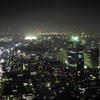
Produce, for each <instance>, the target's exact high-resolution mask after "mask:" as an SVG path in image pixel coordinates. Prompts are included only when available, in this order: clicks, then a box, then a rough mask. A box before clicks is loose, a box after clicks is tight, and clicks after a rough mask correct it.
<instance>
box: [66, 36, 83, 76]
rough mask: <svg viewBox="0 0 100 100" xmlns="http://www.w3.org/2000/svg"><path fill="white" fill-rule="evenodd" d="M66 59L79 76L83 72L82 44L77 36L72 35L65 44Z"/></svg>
mask: <svg viewBox="0 0 100 100" xmlns="http://www.w3.org/2000/svg"><path fill="white" fill-rule="evenodd" d="M67 60H68V66H69V69H70V68H75V69H76V71H77V75H78V76H79V77H82V76H83V73H84V45H83V44H82V41H81V39H80V38H79V37H78V36H72V37H71V38H70V39H69V41H68V44H67Z"/></svg>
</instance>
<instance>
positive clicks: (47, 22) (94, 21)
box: [0, 0, 100, 34]
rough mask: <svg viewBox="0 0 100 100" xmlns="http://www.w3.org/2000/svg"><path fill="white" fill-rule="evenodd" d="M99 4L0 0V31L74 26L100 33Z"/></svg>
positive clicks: (76, 0)
mask: <svg viewBox="0 0 100 100" xmlns="http://www.w3.org/2000/svg"><path fill="white" fill-rule="evenodd" d="M65 1H66V2H65ZM99 5H100V3H99V2H96V0H2V2H1V3H0V31H1V32H7V31H11V30H12V31H14V32H32V31H36V30H37V29H39V30H40V31H48V32H52V31H67V30H68V31H73V30H75V31H79V32H91V33H97V34H99V32H100V28H99V27H100V7H99Z"/></svg>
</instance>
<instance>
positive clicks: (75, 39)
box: [71, 36, 79, 42]
mask: <svg viewBox="0 0 100 100" xmlns="http://www.w3.org/2000/svg"><path fill="white" fill-rule="evenodd" d="M71 40H72V41H76V42H77V41H79V37H78V36H72V37H71Z"/></svg>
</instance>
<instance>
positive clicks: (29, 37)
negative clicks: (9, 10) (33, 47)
mask: <svg viewBox="0 0 100 100" xmlns="http://www.w3.org/2000/svg"><path fill="white" fill-rule="evenodd" d="M36 39H37V37H35V36H27V37H25V40H36Z"/></svg>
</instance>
